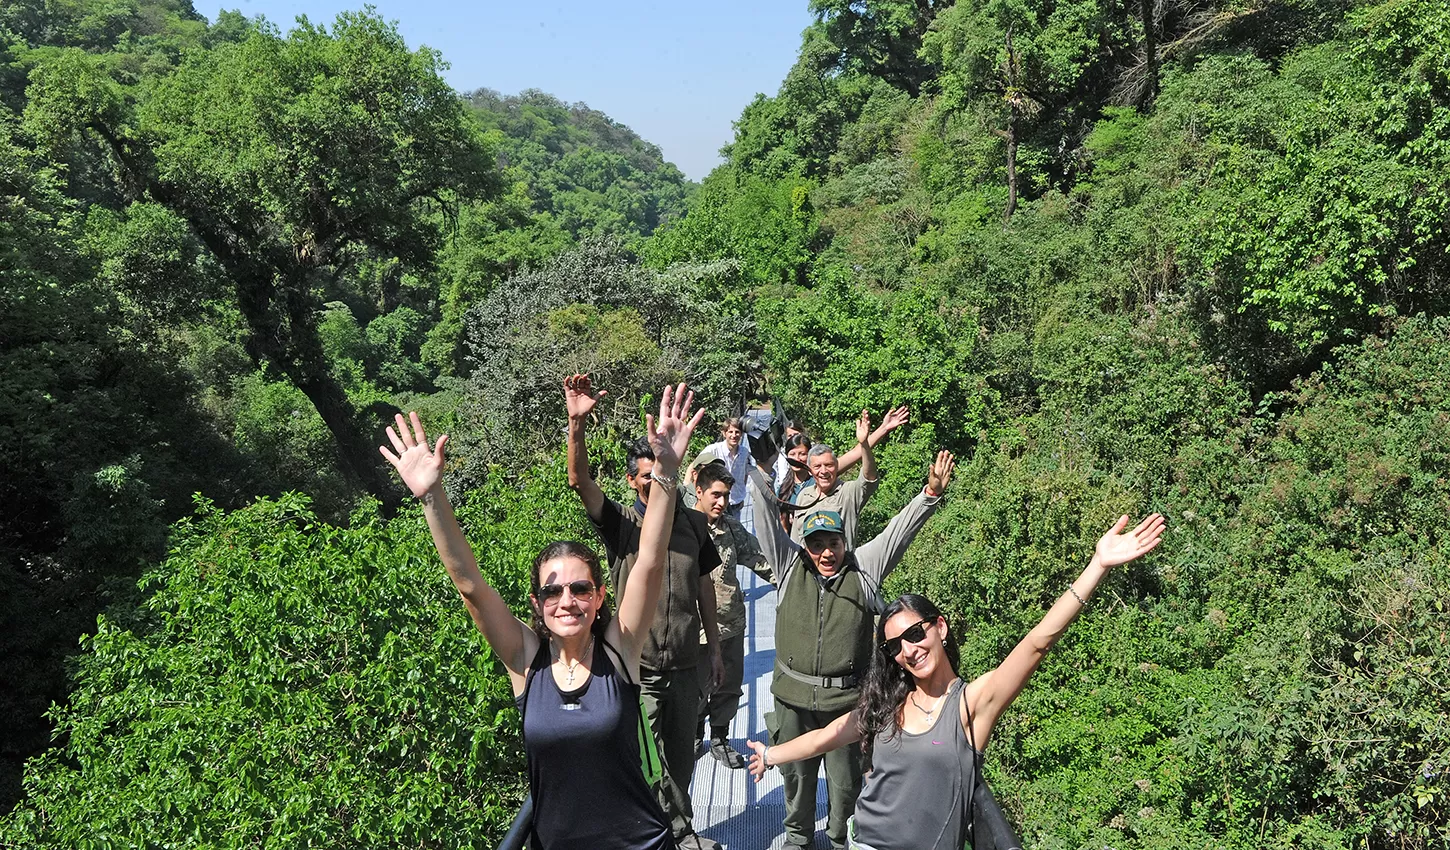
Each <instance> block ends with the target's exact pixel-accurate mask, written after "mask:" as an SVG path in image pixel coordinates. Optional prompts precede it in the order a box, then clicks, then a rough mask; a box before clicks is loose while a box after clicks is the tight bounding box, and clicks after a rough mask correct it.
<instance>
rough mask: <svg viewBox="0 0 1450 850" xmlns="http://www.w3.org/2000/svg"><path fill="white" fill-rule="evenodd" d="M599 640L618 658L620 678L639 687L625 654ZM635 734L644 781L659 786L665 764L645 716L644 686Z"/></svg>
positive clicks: (606, 649) (653, 786)
mask: <svg viewBox="0 0 1450 850" xmlns="http://www.w3.org/2000/svg"><path fill="white" fill-rule="evenodd" d="M599 642H600V643H602V644H604V649H605V651H606V652H609V653H610V654H612V655H613V656H614V657H615V659H616V660H617V663H616V664H615V665H614V667H615V669H616V670H618V671H619V678H621V679H623V680H624V681H626V682H629V684H631V685H635V686H636V687H639V683H637V682H630V681H629V670H628V669H626V667H625V665H624V654H623V653H621V652H620V651H619V650H618V649H616V648H615V647H614V645H613V644H611V643H610V642H609V641H608V640H606V639H605V638H604V637H603V636H601V637H600V638H599ZM635 736H636V738H637V739H638V741H639V769H640V772H641V773H643V774H644V781H645V783H646V784H647V785H649V786H650V787H651V788H659V787H660V780H661V779H663V778H664V772H665V765H664V762H663V761H661V760H660V748H659V744H658V743H656V742H655V733H654V729H652V728H650V725H649V719H648V718H647V717H645V710H644V688H640V691H639V719H638V721H636V723H635Z"/></svg>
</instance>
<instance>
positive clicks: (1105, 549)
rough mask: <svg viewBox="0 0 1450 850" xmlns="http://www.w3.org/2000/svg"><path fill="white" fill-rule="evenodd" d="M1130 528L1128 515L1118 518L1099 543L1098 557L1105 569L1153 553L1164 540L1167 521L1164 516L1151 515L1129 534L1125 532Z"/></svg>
mask: <svg viewBox="0 0 1450 850" xmlns="http://www.w3.org/2000/svg"><path fill="white" fill-rule="evenodd" d="M1127 527H1128V515H1127V514H1123V515H1122V516H1121V517H1118V521H1117V522H1116V523H1114V524H1113V527H1112V528H1110V529H1108V533H1107V534H1104V535H1103V536H1102V539H1100V540H1099V541H1098V545H1097V556H1098V563H1099V564H1101V565H1102V566H1104V567H1115V566H1117V565H1119V564H1126V563H1128V562H1129V561H1131V560H1133V559H1135V558H1141V557H1143V556H1144V555H1146V554H1148V553H1149V552H1151V551H1153V550H1154V549H1155V548H1156V547H1157V546H1158V544H1159V542H1161V541H1162V539H1163V530H1164V528H1166V527H1167V520H1165V519H1163V515H1162V514H1149V515H1148V516H1147V518H1145V519H1144V520H1143V521H1142V522H1140V523H1138V527H1137V528H1134V529H1133V530H1132V531H1129V532H1127V533H1124V532H1123V529H1124V528H1127Z"/></svg>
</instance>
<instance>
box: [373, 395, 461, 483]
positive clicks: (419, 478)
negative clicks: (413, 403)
mask: <svg viewBox="0 0 1450 850" xmlns="http://www.w3.org/2000/svg"><path fill="white" fill-rule="evenodd" d="M394 419H395V420H396V425H397V428H396V430H395V429H394V427H393V426H392V425H389V426H388V440H389V441H390V442H392V444H393V449H394V451H396V452H397V454H394V453H393V452H390V451H388V448H387V446H378V451H380V452H382V453H383V457H385V458H387V459H388V463H391V464H392V465H393V469H396V470H397V471H398V477H399V478H401V479H403V483H404V484H406V485H408V489H409V490H411V491H412V493H413V495H414V496H417V497H418V498H420V499H421V498H423V496H424V495H425V494H426V493H427V492H428V491H429V490H431V489H433V488H434V487H435V486H437V484H438V482H439V481H440V480H442V478H443V446H444V444H445V443H447V442H448V435H447V434H444V435H443V436H441V437H439V438H438V445H437V446H435V447H434V448H433V450H432V451H429V450H428V435H427V434H425V433H423V423H422V421H421V420H419V419H418V414H417V413H414V412H409V413H408V419H410V420H411V424H412V428H411V429H410V428H409V427H408V425H409V423H408V422H405V421H403V414H401V413H399V414H397V415H395V416H394Z"/></svg>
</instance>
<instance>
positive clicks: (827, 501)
mask: <svg viewBox="0 0 1450 850" xmlns="http://www.w3.org/2000/svg"><path fill="white" fill-rule="evenodd" d="M909 415H910V414H909V412H908V411H907V409H906V408H905V407H904V406H903V407H898V408H896V409H895V410H892V411H891V412H890V413H888V414H886V417H885V418H884V419H883V420H882V422H881V427H880V428H877V429H876V430H875V431H874V432H873V431H872V430H871V414H870V413H869V412H867V411H865V410H863V411H861V416H860V417H859V418H858V419H857V420H856V447H855V448H853V449H851V450H850V451H849V452H847V453H846V454H845V455H844V456H843V457H841V458H840V460H839V462H838V461H837V458H836V452H835V450H834V449H832V448H831V447H830V446H828V445H826V444H825V443H816V444H815V445H814V446H811V450H810V452H809V453H808V454H807V455H806V465H807V466H808V467H809V468H810V473H811V481H809V482H808V483H807V484H806V485H805V486H804V487H802V488H801V489H800V491H799V492H797V493H796V496H795V503H796V505H798V506H799V507H800V508H801V512H802V513H810V512H811V511H825V512H830V513H836V514H840V516H841V520H842V522H843V525H844V533H845V535H846V546H847V548H854V547H855V545H856V524H857V522H858V521H859V520H860V518H861V509H862V508H864V507H865V506H866V502H867V501H868V500H869V499H870V498H871V497H872V496H873V495H874V494H875V493H876V487H877V485H879V484H880V483H881V479H880V478H879V477H878V476H877V474H876V455H875V454H874V453H873V452H872V448H873V447H874V446H875V445H876V444H877V443H879V442H881V440H882V439H884V438H885V437H886V435H887V434H890V433H891V432H892V431H894V430H895V429H896V428H898V427H900V426H901V425H902V424H904V423H905V422H906V421H907V419H908V418H909ZM858 458H859V459H860V461H861V472H860V474H859V475H857V476H856V477H855V478H853V479H851V480H850V481H846V482H844V483H843V482H842V481H841V479H840V474H841V472H842V471H843V470H846V469H850V468H851V465H852V464H854V463H856V461H857V459H858ZM797 516H800V513H797ZM803 531H804V529H803V526H802V524H801V523H796V524H795V525H793V526H792V528H791V535H790V536H791V539H792V540H794V541H795V542H796V543H800V542H801V541H802V539H803V534H802V532H803Z"/></svg>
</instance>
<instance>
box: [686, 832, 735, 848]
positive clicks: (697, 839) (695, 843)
mask: <svg viewBox="0 0 1450 850" xmlns="http://www.w3.org/2000/svg"><path fill="white" fill-rule="evenodd" d="M675 846H676V847H678V848H680V850H725V848H723V847H721V846H720V842H718V841H715V840H713V839H709V838H706V837H705V836H703V835H700V834H699V833H698V832H691V833H689V834H687V835H681V836H680V837H679V838H677V839H675Z"/></svg>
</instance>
